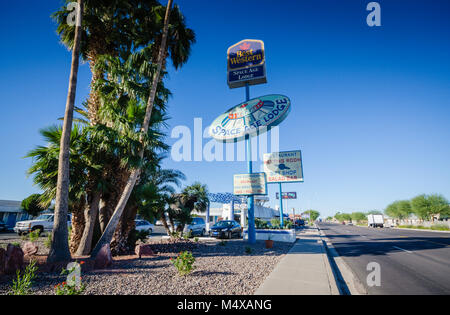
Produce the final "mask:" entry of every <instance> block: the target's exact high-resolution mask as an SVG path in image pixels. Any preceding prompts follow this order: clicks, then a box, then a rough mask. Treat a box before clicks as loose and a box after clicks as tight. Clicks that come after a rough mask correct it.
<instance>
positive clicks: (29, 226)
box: [14, 213, 71, 235]
mask: <svg viewBox="0 0 450 315" xmlns="http://www.w3.org/2000/svg"><path fill="white" fill-rule="evenodd" d="M54 219H55V215H54V214H52V213H47V214H41V215H40V216H38V217H37V218H36V219H34V220H27V221H19V222H17V223H16V226H15V227H14V232H16V233H17V234H19V235H22V234H27V233H30V232H33V231H35V230H39V234H41V233H42V232H48V231H51V230H53V221H54ZM70 224H71V215H70V214H69V215H68V216H67V226H70Z"/></svg>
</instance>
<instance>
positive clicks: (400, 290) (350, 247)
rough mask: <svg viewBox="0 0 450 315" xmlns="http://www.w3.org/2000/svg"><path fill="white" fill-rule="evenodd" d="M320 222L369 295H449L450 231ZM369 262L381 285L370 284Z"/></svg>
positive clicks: (322, 228)
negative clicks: (376, 266)
mask: <svg viewBox="0 0 450 315" xmlns="http://www.w3.org/2000/svg"><path fill="white" fill-rule="evenodd" d="M318 225H319V227H320V229H321V230H322V231H323V232H324V233H325V235H326V236H327V237H328V239H329V240H330V241H331V243H332V244H333V246H334V247H335V249H336V251H337V252H338V254H339V255H340V256H341V257H342V259H343V260H344V261H345V262H346V264H347V265H348V266H349V267H350V269H351V270H352V271H353V273H354V274H355V276H356V277H357V278H358V279H359V281H361V283H362V284H364V286H365V288H366V290H367V293H368V294H450V233H437V232H427V231H408V230H399V229H388V228H384V229H373V228H366V227H358V226H348V225H340V224H331V223H319V224H318ZM370 262H377V263H378V264H379V265H380V271H381V273H380V275H381V285H380V286H372V287H369V286H368V285H367V281H366V279H367V276H368V275H369V273H370V272H371V271H367V269H366V268H367V265H368V264H369V263H370Z"/></svg>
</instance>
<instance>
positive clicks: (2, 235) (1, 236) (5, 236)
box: [0, 232, 20, 240]
mask: <svg viewBox="0 0 450 315" xmlns="http://www.w3.org/2000/svg"><path fill="white" fill-rule="evenodd" d="M16 238H20V236H18V235H17V233H12V232H0V240H12V239H16Z"/></svg>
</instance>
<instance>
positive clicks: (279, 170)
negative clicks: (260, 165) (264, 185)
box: [264, 150, 303, 183]
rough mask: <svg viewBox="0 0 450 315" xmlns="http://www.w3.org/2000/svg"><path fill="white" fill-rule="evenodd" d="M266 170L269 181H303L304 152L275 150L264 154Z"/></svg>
mask: <svg viewBox="0 0 450 315" xmlns="http://www.w3.org/2000/svg"><path fill="white" fill-rule="evenodd" d="M264 172H265V173H266V175H267V182H268V183H293V182H303V169H302V152H301V151H300V150H298V151H288V152H273V153H266V154H264Z"/></svg>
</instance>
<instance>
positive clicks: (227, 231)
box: [209, 220, 242, 239]
mask: <svg viewBox="0 0 450 315" xmlns="http://www.w3.org/2000/svg"><path fill="white" fill-rule="evenodd" d="M209 235H210V236H211V237H217V238H225V237H226V238H229V239H231V238H233V236H237V237H239V238H241V237H242V228H241V225H240V224H239V223H237V222H236V221H231V220H227V221H219V222H217V223H216V224H214V225H213V226H212V227H211V231H210V232H209Z"/></svg>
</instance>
